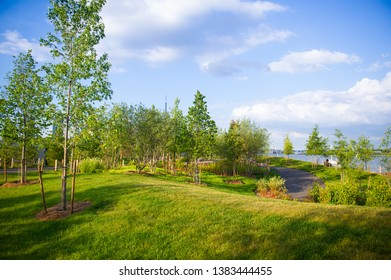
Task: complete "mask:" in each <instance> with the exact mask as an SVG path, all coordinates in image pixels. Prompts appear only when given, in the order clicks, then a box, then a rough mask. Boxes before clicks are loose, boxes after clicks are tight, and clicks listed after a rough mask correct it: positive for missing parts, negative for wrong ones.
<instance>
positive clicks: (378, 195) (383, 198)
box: [366, 182, 391, 207]
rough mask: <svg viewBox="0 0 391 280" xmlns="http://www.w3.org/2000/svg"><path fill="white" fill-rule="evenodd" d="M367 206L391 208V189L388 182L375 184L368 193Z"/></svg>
mask: <svg viewBox="0 0 391 280" xmlns="http://www.w3.org/2000/svg"><path fill="white" fill-rule="evenodd" d="M366 195H367V201H366V205H367V206H383V207H390V206H391V188H390V186H389V185H388V184H387V183H386V182H381V183H377V184H374V185H373V186H371V187H369V188H368V190H367V192H366Z"/></svg>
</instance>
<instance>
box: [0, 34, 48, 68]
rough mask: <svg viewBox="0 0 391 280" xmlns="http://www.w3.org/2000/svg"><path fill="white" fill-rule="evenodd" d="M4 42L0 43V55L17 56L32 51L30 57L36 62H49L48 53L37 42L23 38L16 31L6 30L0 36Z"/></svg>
mask: <svg viewBox="0 0 391 280" xmlns="http://www.w3.org/2000/svg"><path fill="white" fill-rule="evenodd" d="M0 35H1V36H2V37H3V38H4V40H5V41H3V42H0V54H6V55H13V56H17V55H18V54H19V53H21V52H22V53H26V52H27V51H28V50H31V51H32V55H33V56H34V58H35V59H36V60H37V61H38V62H45V61H48V60H50V57H51V56H50V51H49V49H47V48H45V47H41V46H40V44H39V42H38V41H34V40H33V41H30V40H28V39H26V38H24V37H23V36H22V35H21V34H20V33H19V32H18V31H10V30H7V31H6V32H5V33H3V34H0Z"/></svg>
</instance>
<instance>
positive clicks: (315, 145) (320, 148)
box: [305, 125, 328, 156]
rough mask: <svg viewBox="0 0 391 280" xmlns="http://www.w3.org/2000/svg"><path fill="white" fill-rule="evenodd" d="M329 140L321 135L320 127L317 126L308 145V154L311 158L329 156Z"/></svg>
mask: <svg viewBox="0 0 391 280" xmlns="http://www.w3.org/2000/svg"><path fill="white" fill-rule="evenodd" d="M327 142H328V139H327V138H324V137H322V136H320V135H319V126H317V125H315V127H314V129H313V131H312V133H311V135H310V137H309V138H308V140H307V143H306V146H305V147H306V154H307V155H311V156H319V155H327V153H328V144H327Z"/></svg>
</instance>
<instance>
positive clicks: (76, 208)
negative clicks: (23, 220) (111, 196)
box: [35, 201, 91, 221]
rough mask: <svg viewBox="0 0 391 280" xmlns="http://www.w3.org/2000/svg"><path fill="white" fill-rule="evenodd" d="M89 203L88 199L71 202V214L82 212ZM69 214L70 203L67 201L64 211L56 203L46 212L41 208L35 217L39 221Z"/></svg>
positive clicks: (59, 217) (57, 218)
mask: <svg viewBox="0 0 391 280" xmlns="http://www.w3.org/2000/svg"><path fill="white" fill-rule="evenodd" d="M90 205H91V203H90V202H89V201H80V202H75V203H74V204H73V214H75V213H77V212H82V211H83V210H85V209H86V208H87V207H89V206H90ZM70 215H71V205H70V203H68V205H67V210H66V211H63V210H62V206H61V204H57V205H54V206H52V207H49V208H47V213H45V211H44V210H42V211H41V212H39V213H38V214H37V215H35V217H36V218H37V219H38V220H41V221H49V220H61V219H64V218H66V217H68V216H70Z"/></svg>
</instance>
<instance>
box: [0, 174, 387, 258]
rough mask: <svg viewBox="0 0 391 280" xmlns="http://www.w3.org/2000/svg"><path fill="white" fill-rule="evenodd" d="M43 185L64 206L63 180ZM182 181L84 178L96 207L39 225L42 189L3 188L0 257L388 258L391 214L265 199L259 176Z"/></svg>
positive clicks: (85, 195) (80, 195)
mask: <svg viewBox="0 0 391 280" xmlns="http://www.w3.org/2000/svg"><path fill="white" fill-rule="evenodd" d="M31 176H32V177H34V176H35V175H34V174H32V175H31ZM208 176H209V177H208ZM44 178H45V179H44V182H45V191H46V193H47V204H48V206H52V205H54V204H57V203H59V189H60V184H61V183H60V177H59V173H55V172H47V173H46V174H45V177H44ZM186 180H189V178H187V179H186V177H185V176H178V177H174V176H171V175H155V176H147V175H137V174H127V173H125V171H123V170H122V171H115V172H104V173H98V174H91V175H90V174H79V175H78V176H77V186H76V200H77V201H90V202H91V206H90V207H89V208H88V209H87V210H85V211H84V212H81V213H76V214H74V215H72V216H70V217H68V218H66V219H64V220H57V221H38V220H37V219H36V218H35V214H36V213H38V212H39V211H40V210H41V209H42V203H41V200H40V191H39V186H38V185H31V186H25V187H19V188H1V189H0V258H1V259H390V258H391V210H390V209H386V208H374V207H371V208H369V207H354V206H332V205H319V204H312V203H300V202H295V201H277V200H273V199H264V198H259V197H256V196H255V195H253V194H252V190H251V189H252V187H253V186H252V184H253V183H255V179H251V180H254V181H251V180H250V179H248V180H249V181H247V182H246V184H244V185H229V184H226V183H224V180H225V179H224V178H222V177H218V176H213V175H208V174H203V180H204V182H206V185H202V186H197V185H194V184H191V183H187V182H186ZM246 180H247V179H246ZM254 187H255V185H254Z"/></svg>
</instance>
